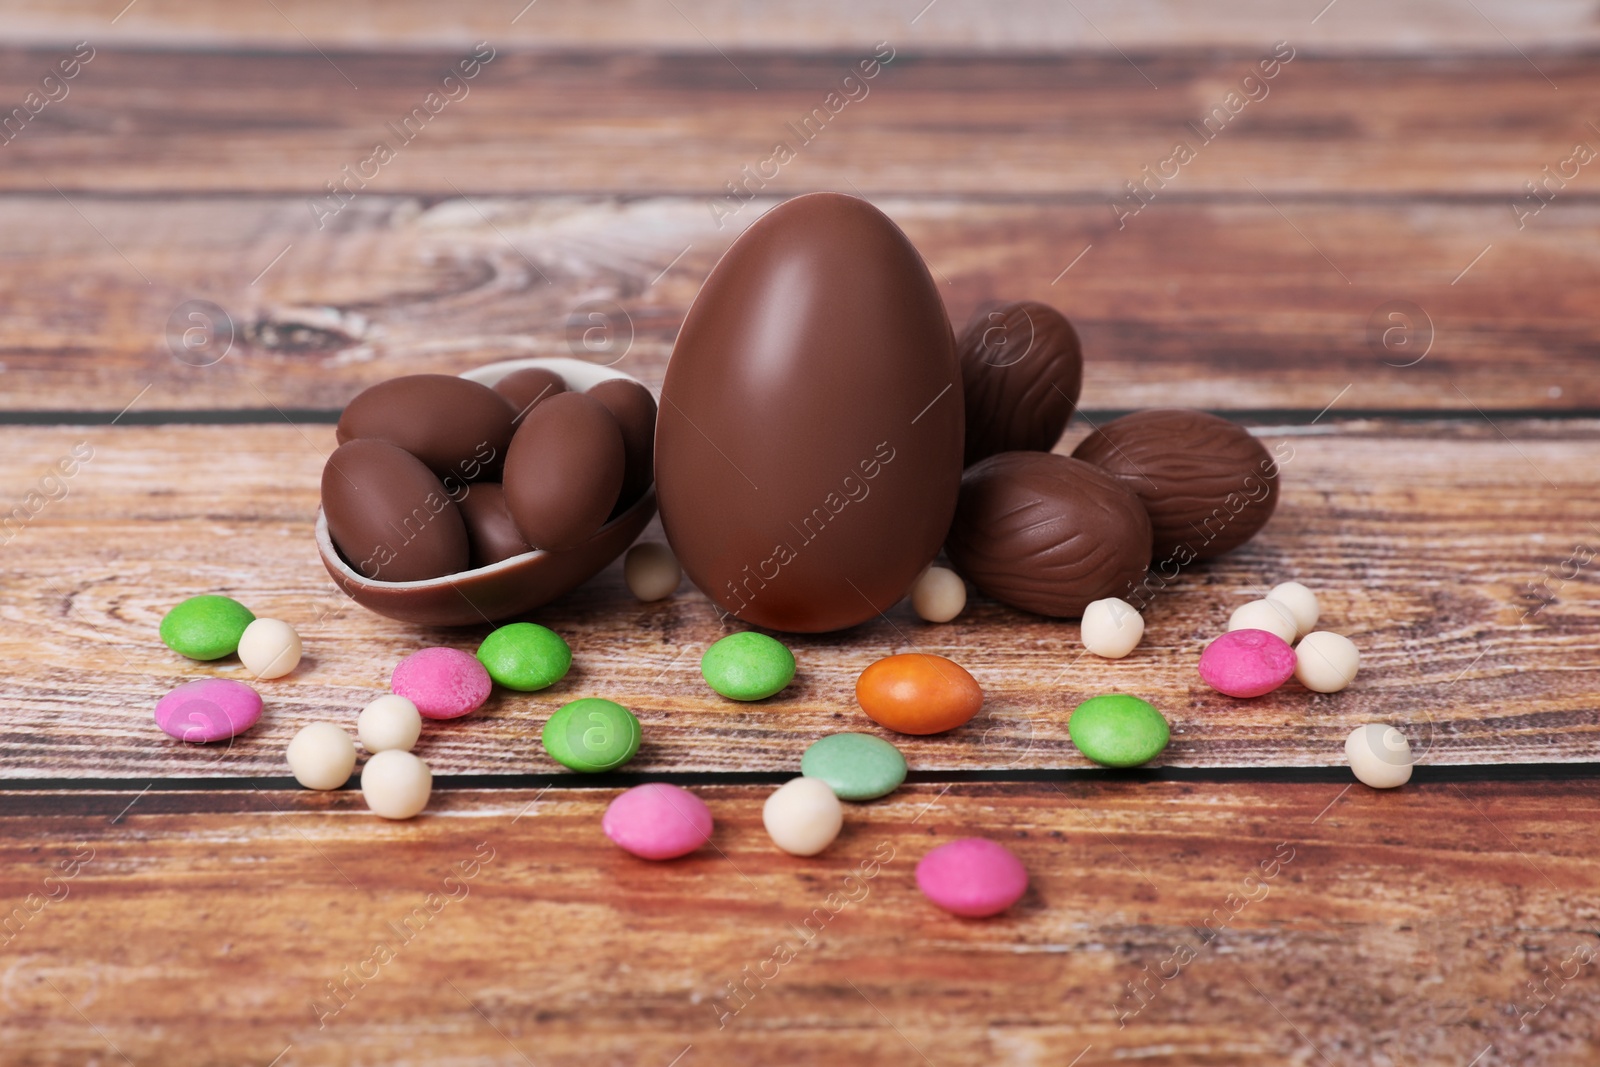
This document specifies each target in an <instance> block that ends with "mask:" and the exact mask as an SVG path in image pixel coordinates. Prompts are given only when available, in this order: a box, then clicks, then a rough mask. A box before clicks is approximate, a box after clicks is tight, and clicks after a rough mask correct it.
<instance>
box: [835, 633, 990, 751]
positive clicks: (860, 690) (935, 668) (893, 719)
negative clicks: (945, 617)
mask: <svg viewBox="0 0 1600 1067" xmlns="http://www.w3.org/2000/svg"><path fill="white" fill-rule="evenodd" d="M856 703H858V704H860V705H861V710H862V711H864V712H866V713H867V716H868V717H869V718H871V719H872V720H873V721H874V722H876V723H878V724H880V725H882V726H887V727H888V728H889V729H891V730H895V731H897V732H899V733H902V734H938V733H943V732H944V731H946V730H954V729H955V728H956V727H957V726H961V725H963V724H964V723H966V722H968V721H969V720H970V719H971V718H972V717H973V716H974V715H976V714H978V709H979V708H981V707H983V690H982V689H981V688H980V687H979V686H978V680H977V679H976V678H974V677H973V676H972V675H970V674H968V673H967V669H966V668H965V667H963V666H961V664H959V663H956V662H955V661H954V660H948V659H945V658H944V657H943V656H930V655H927V654H925V653H922V652H906V653H902V654H901V655H898V656H890V657H888V658H887V659H880V660H879V661H878V662H876V663H874V664H873V665H872V666H870V667H868V668H867V669H866V670H864V671H862V672H861V677H859V678H857V679H856Z"/></svg>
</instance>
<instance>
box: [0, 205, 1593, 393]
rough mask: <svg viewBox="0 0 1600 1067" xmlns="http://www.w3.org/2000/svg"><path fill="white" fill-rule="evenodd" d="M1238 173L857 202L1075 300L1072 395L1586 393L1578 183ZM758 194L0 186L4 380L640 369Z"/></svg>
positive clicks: (1052, 298)
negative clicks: (1533, 210) (731, 208)
mask: <svg viewBox="0 0 1600 1067" xmlns="http://www.w3.org/2000/svg"><path fill="white" fill-rule="evenodd" d="M1251 196H1252V197H1253V199H1243V200H1230V201H1226V202H1220V201H1218V202H1203V201H1196V200H1194V199H1172V200H1165V199H1156V200H1155V201H1153V202H1152V203H1150V204H1149V205H1148V206H1147V207H1145V208H1144V209H1142V210H1141V211H1140V213H1139V214H1138V215H1135V216H1133V217H1131V218H1128V219H1126V220H1125V225H1124V226H1123V227H1122V228H1119V227H1118V225H1117V222H1116V218H1115V216H1114V215H1113V213H1112V211H1111V210H1110V208H1109V206H1108V205H1107V203H1106V202H1105V201H1104V200H1101V199H1095V198H1089V199H1063V200H1053V201H1041V202H1008V201H999V200H993V199H985V200H970V199H949V198H942V197H936V198H931V199H922V198H915V199H905V198H877V200H876V202H877V203H878V204H879V205H880V206H881V207H882V208H883V209H884V210H885V211H886V212H887V213H888V214H889V215H890V216H891V217H892V218H894V219H895V221H896V222H897V223H899V225H900V226H902V227H903V228H904V229H905V231H906V233H907V234H908V235H909V236H910V238H911V239H912V241H913V242H914V243H915V244H916V245H917V247H918V249H919V250H920V251H921V252H922V254H923V255H924V257H925V258H926V260H927V262H928V263H929V265H930V266H931V267H932V270H933V272H934V276H935V278H936V279H938V280H939V282H940V288H941V291H942V292H943V293H944V296H945V300H946V303H947V306H948V307H949V309H950V312H951V315H952V318H953V320H954V322H955V324H956V327H957V329H960V328H961V327H962V326H963V325H964V324H965V323H966V321H967V320H968V318H969V317H970V315H971V313H972V311H973V310H974V309H975V308H977V307H978V306H979V305H980V304H982V303H983V302H985V301H988V300H993V299H1003V300H1009V299H1023V298H1031V299H1038V300H1043V301H1046V302H1047V303H1050V304H1052V305H1054V306H1056V307H1058V308H1060V309H1061V310H1062V311H1063V312H1064V313H1065V314H1066V315H1067V316H1068V317H1069V318H1071V319H1072V320H1073V321H1074V323H1075V324H1076V326H1077V328H1078V330H1079V332H1080V334H1081V336H1082V338H1083V346H1084V352H1085V355H1086V360H1087V366H1086V373H1085V387H1084V397H1083V402H1084V404H1085V406H1087V407H1089V408H1099V409H1118V410H1126V409H1132V408H1139V407H1148V406H1155V405H1161V404H1171V403H1174V402H1182V403H1184V404H1188V405H1193V406H1200V407H1208V408H1213V409H1239V408H1245V409H1295V408H1297V409H1301V410H1304V411H1306V412H1308V413H1315V412H1317V411H1320V410H1322V409H1323V408H1324V407H1326V406H1327V405H1328V404H1329V403H1331V402H1332V401H1333V400H1334V399H1335V397H1338V398H1339V403H1340V405H1341V406H1342V407H1343V408H1344V409H1346V410H1348V409H1357V410H1359V409H1363V408H1365V409H1417V408H1430V409H1439V410H1445V411H1457V412H1466V413H1468V414H1469V415H1471V416H1472V417H1473V418H1476V413H1475V412H1474V410H1473V409H1474V406H1476V407H1482V408H1487V409H1505V408H1513V407H1520V408H1539V409H1549V410H1572V409H1580V410H1581V409H1588V410H1594V409H1596V408H1600V368H1597V366H1596V363H1595V360H1594V355H1593V353H1594V351H1595V350H1596V348H1597V347H1600V326H1597V325H1596V322H1595V319H1594V316H1593V314H1592V311H1593V309H1594V307H1595V306H1600V271H1597V270H1596V269H1595V249H1596V247H1600V206H1597V205H1595V204H1593V203H1590V202H1585V201H1582V200H1571V201H1563V200H1557V201H1556V202H1554V203H1552V204H1551V205H1550V206H1549V207H1547V208H1545V209H1544V211H1543V212H1542V213H1541V214H1540V215H1539V216H1537V217H1535V218H1533V219H1531V220H1529V221H1528V224H1527V226H1526V228H1525V229H1523V230H1522V231H1521V232H1519V231H1518V230H1517V229H1516V226H1515V223H1514V221H1513V219H1512V216H1511V214H1510V212H1509V211H1508V210H1507V209H1506V206H1505V204H1504V203H1502V202H1499V201H1498V200H1492V201H1484V202H1469V201H1457V200H1451V201H1442V200H1441V201H1422V202H1417V201H1405V200H1373V199H1363V200H1343V199H1326V198H1319V199H1312V200H1293V201H1284V202H1274V203H1268V202H1266V201H1264V200H1262V199H1261V198H1259V197H1254V194H1251ZM775 202H776V201H775V200H774V199H772V198H763V199H762V200H760V201H759V202H756V203H752V204H750V205H748V206H746V207H745V208H744V209H743V210H742V211H741V212H740V213H739V214H738V215H737V216H734V217H732V218H730V219H726V220H725V225H724V226H723V227H722V228H720V229H719V227H718V226H717V223H716V220H715V219H714V218H713V216H712V214H711V213H710V212H709V211H708V210H707V208H706V205H705V203H704V202H703V201H701V200H697V199H694V198H679V197H650V198H639V199H633V198H609V197H603V198H588V197H505V198H502V197H480V196H476V195H473V196H468V197H467V198H465V199H462V198H460V197H456V196H454V195H451V196H450V197H449V198H447V199H444V200H433V199H418V198H412V197H393V196H363V197H360V198H358V199H356V200H355V201H354V202H353V203H352V204H351V205H350V206H349V207H347V208H345V209H344V211H343V212H341V214H340V215H339V216H337V217H336V218H335V219H334V220H333V222H332V223H331V224H330V225H329V227H328V228H326V229H323V230H318V228H317V226H316V224H315V222H314V220H313V218H312V216H311V214H310V212H309V211H308V210H307V208H306V204H305V202H304V201H302V200H298V199H294V198H290V197H278V196H273V197H259V198H257V197H250V198H243V197H237V196H232V197H230V196H221V197H215V198H181V197H167V196H162V197H156V198H153V199H148V200H146V199H126V198H120V197H82V196H76V195H75V196H74V197H73V199H72V201H71V203H68V202H66V201H64V200H63V199H62V198H61V197H60V196H58V195H57V194H55V193H53V192H52V193H48V194H46V195H44V196H31V195H30V196H21V195H19V196H12V197H0V294H4V295H3V296H0V301H3V307H4V311H5V314H4V315H3V316H0V364H3V365H4V368H5V369H4V371H3V372H0V382H3V386H4V387H3V390H0V407H3V408H4V409H7V410H12V411H15V410H28V409H56V410H60V409H78V410H82V409H90V410H99V411H104V412H111V413H115V412H118V411H121V410H122V409H123V408H124V407H126V406H127V405H128V404H129V403H130V402H132V401H133V400H134V399H135V398H136V397H139V404H138V405H137V407H136V409H135V412H136V413H137V412H138V411H142V410H146V409H208V408H209V409H230V408H254V409H259V410H263V411H267V412H268V413H269V415H270V414H271V408H272V407H274V406H276V407H279V408H285V409H293V408H318V409H325V410H334V409H338V408H340V407H342V406H343V405H344V404H345V403H346V402H347V401H348V400H349V399H350V397H352V396H353V395H355V393H356V392H358V391H359V390H360V389H362V388H364V387H365V386H367V385H370V384H373V383H374V382H377V381H380V380H382V379H385V378H388V377H391V376H394V375H397V374H404V373H414V372H418V371H446V372H457V371H460V370H464V369H466V368H468V367H471V366H474V365H477V364H479V363H482V362H487V361H490V360H494V359H502V358H510V357H517V356H527V355H570V354H573V353H578V354H581V355H585V356H589V357H591V358H596V359H600V360H602V361H606V362H615V363H616V365H617V366H618V367H619V368H621V369H624V370H627V371H628V372H630V373H632V374H634V375H635V376H637V377H639V378H641V379H643V380H645V381H647V382H650V383H652V384H659V382H660V380H661V376H662V374H663V372H664V370H665V367H666V361H667V358H668V356H669V355H670V353H671V348H672V343H673V340H674V338H675V337H676V334H677V330H678V326H679V324H680V323H681V321H682V319H683V316H684V314H685V312H686V311H687V309H688V307H689V304H690V302H691V301H693V299H694V297H695V295H696V293H697V291H698V289H699V285H700V282H701V280H702V279H703V278H704V277H705V276H706V274H707V273H709V271H710V270H711V268H712V266H713V265H714V264H715V263H716V261H717V258H718V257H719V256H720V255H721V253H722V251H723V250H724V249H725V248H726V247H727V245H728V244H729V243H730V242H731V240H732V239H733V237H734V236H735V234H736V233H738V232H739V231H740V230H741V229H742V227H743V226H745V225H748V223H749V222H750V221H752V220H753V219H754V218H756V217H757V215H758V213H759V212H761V211H763V210H766V209H767V208H768V207H770V206H771V205H772V204H773V203H775ZM1280 210H1281V212H1282V213H1281V214H1280ZM1069 268H1070V269H1069ZM1347 281H1348V284H1347ZM194 300H205V301H210V302H212V303H213V304H215V305H216V306H217V307H218V308H220V309H221V314H222V315H226V316H227V318H226V319H223V318H221V317H220V316H219V314H218V313H216V312H209V313H208V312H200V313H197V314H198V316H199V317H195V318H191V317H190V313H191V312H192V308H191V307H190V305H188V304H187V302H188V301H194ZM1397 301H1409V302H1410V303H1411V305H1413V310H1410V311H1404V310H1402V311H1399V312H1395V314H1397V315H1398V316H1400V317H1396V318H1389V317H1387V316H1388V314H1389V313H1390V312H1391V311H1393V310H1394V309H1395V308H1396V307H1398V306H1399V305H1398V304H1396V303H1395V302H1397ZM591 312H592V313H596V314H599V315H601V316H602V318H601V319H599V320H592V319H591V318H590V317H589V315H590V313H591ZM208 315H209V318H208V317H207V316H208ZM228 322H231V347H229V346H228V334H229V333H230V328H229V326H228V325H227V323H228ZM596 322H599V323H600V324H601V325H602V326H603V327H604V329H603V330H602V331H601V332H600V333H589V332H588V331H590V330H591V328H592V327H594V326H595V324H596ZM219 323H220V324H221V325H219ZM208 329H209V331H210V332H207V330H208ZM185 331H193V332H192V333H191V334H189V335H188V336H189V340H190V341H191V342H193V343H194V344H196V345H198V347H192V348H185V347H184V345H185V341H184V337H185ZM1385 331H1388V332H1385ZM630 338H631V340H630ZM1385 340H1387V341H1388V347H1385V344H1384V341H1385ZM586 341H587V342H588V343H592V344H593V345H595V346H596V348H597V349H599V351H595V352H591V351H590V350H589V349H588V348H586ZM224 351H226V352H227V354H226V356H225V357H224V356H223V352H224ZM175 352H177V353H180V354H181V355H182V358H181V359H180V358H179V357H178V356H177V355H175V354H174V353H175ZM1419 360H1420V361H1419ZM1413 364H1414V365H1413ZM1175 383H1182V385H1181V389H1179V388H1178V387H1177V385H1176V384H1175ZM146 387H150V388H149V392H148V393H145V394H144V395H142V396H140V394H141V392H142V391H143V390H145V389H146ZM1347 389H1348V392H1346V390H1347Z"/></svg>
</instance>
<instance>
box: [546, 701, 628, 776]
mask: <svg viewBox="0 0 1600 1067" xmlns="http://www.w3.org/2000/svg"><path fill="white" fill-rule="evenodd" d="M640 733H641V731H640V729H639V720H638V719H636V718H634V715H633V712H631V711H629V710H628V709H627V708H625V707H623V706H622V705H621V704H617V703H614V702H613V701H610V700H601V699H600V698H599V697H585V698H583V699H582V700H574V701H573V702H572V703H570V704H564V705H562V706H561V707H560V708H557V709H556V713H555V714H554V715H552V716H550V720H549V721H548V722H546V723H545V724H544V733H543V734H542V735H540V740H542V741H543V742H544V750H545V751H546V752H548V753H549V754H550V758H551V759H553V760H555V761H556V762H557V763H559V764H561V765H562V766H563V767H570V768H572V769H573V770H575V771H583V772H585V773H589V774H593V773H596V772H598V771H609V770H612V769H613V768H616V767H620V766H622V765H623V764H624V763H627V762H628V761H629V760H631V759H632V758H633V754H634V753H635V752H638V751H639V737H640Z"/></svg>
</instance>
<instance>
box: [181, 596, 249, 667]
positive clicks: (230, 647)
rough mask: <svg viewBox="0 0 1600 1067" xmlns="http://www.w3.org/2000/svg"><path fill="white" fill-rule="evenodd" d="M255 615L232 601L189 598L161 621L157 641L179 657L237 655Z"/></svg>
mask: <svg viewBox="0 0 1600 1067" xmlns="http://www.w3.org/2000/svg"><path fill="white" fill-rule="evenodd" d="M255 621H256V617H255V614H254V613H253V612H251V610H250V609H249V608H247V607H245V606H244V605H243V604H241V603H239V602H238V601H237V600H234V599H233V598H232V597H225V596H215V595H212V594H207V595H205V596H192V597H190V598H189V599H188V600H185V601H184V602H183V603H182V604H179V605H178V606H177V607H175V608H173V609H172V610H171V611H169V612H167V613H166V615H165V616H163V617H162V619H161V640H162V641H164V642H166V645H167V647H168V648H170V649H172V651H174V652H176V653H178V655H180V656H188V657H189V658H190V659H200V660H210V659H221V658H222V657H223V656H231V655H233V654H234V653H235V652H237V651H239V638H241V637H243V636H244V628H245V627H246V626H249V625H250V624H251V623H253V622H255Z"/></svg>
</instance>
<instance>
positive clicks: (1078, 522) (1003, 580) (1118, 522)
mask: <svg viewBox="0 0 1600 1067" xmlns="http://www.w3.org/2000/svg"><path fill="white" fill-rule="evenodd" d="M945 550H946V552H948V553H949V555H950V561H951V563H953V564H954V565H955V568H956V570H957V571H958V572H960V574H961V575H962V576H963V577H964V578H966V579H968V580H969V581H971V582H972V584H973V585H976V586H977V587H978V588H979V589H980V590H982V591H983V592H984V593H986V594H987V595H989V596H991V597H993V598H994V599H996V600H998V601H1000V603H1002V604H1007V605H1009V606H1011V607H1014V608H1021V609H1022V610H1023V611H1031V612H1034V613H1036V614H1039V615H1051V616H1056V617H1059V618H1077V617H1078V616H1081V615H1082V614H1083V609H1084V608H1086V607H1088V606H1089V604H1090V603H1091V602H1092V601H1095V600H1100V599H1102V598H1103V597H1111V596H1115V597H1126V596H1127V594H1128V593H1129V592H1130V591H1131V590H1133V589H1134V588H1135V587H1136V586H1138V585H1139V584H1140V583H1141V582H1142V581H1143V580H1144V576H1145V570H1146V568H1147V567H1148V566H1149V563H1150V517H1149V516H1148V515H1146V514H1145V510H1144V505H1143V504H1141V503H1140V502H1139V498H1138V497H1137V496H1135V495H1134V494H1133V492H1132V491H1131V490H1129V489H1127V488H1125V487H1124V486H1123V485H1122V483H1121V482H1119V481H1118V480H1117V479H1116V478H1114V477H1112V476H1111V475H1109V474H1107V473H1106V472H1105V471H1103V470H1101V469H1100V468H1099V467H1096V466H1093V465H1092V464H1089V463H1084V462H1083V461H1082V460H1076V459H1069V458H1068V457H1066V456H1058V455H1056V454H1054V453H1050V452H1002V453H1000V454H999V455H997V456H990V457H989V458H988V459H986V460H983V461H981V462H979V463H977V464H975V465H973V466H972V467H969V468H968V469H967V472H966V474H965V475H964V476H963V477H962V479H961V502H960V504H959V505H958V506H957V508H956V520H955V523H954V525H952V526H951V528H950V540H949V542H948V543H947V544H946V546H945Z"/></svg>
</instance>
